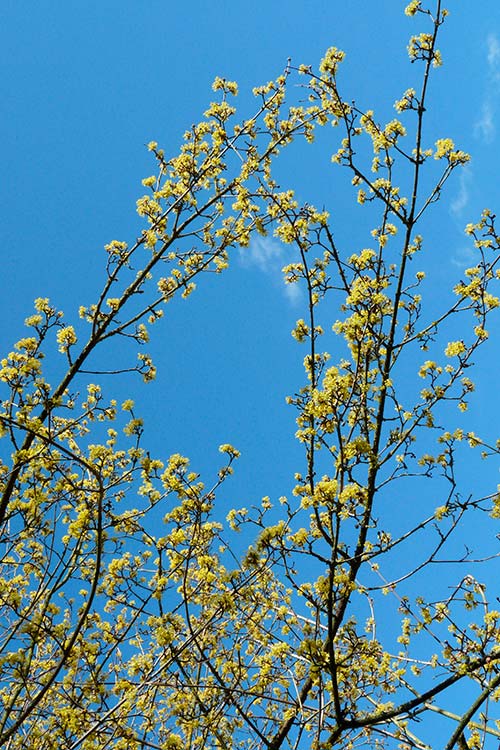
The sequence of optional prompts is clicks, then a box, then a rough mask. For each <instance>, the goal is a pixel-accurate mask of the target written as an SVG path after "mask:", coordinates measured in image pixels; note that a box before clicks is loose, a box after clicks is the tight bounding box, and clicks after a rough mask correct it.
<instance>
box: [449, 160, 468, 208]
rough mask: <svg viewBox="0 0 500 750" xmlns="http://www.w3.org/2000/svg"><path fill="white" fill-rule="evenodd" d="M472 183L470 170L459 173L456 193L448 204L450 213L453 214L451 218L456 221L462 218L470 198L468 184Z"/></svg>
mask: <svg viewBox="0 0 500 750" xmlns="http://www.w3.org/2000/svg"><path fill="white" fill-rule="evenodd" d="M471 182H472V172H471V170H470V169H467V168H465V169H463V170H462V171H461V172H460V177H459V183H458V193H457V195H456V196H455V198H453V200H452V201H451V204H450V212H451V213H452V214H453V216H454V217H455V218H457V219H460V218H461V217H462V214H463V212H464V210H465V208H466V207H467V204H468V203H469V197H470V190H469V187H470V184H471Z"/></svg>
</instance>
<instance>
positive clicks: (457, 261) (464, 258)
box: [451, 245, 478, 269]
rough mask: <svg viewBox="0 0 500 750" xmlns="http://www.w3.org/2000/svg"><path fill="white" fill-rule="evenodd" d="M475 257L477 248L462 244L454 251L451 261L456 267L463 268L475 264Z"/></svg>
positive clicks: (476, 256) (476, 257)
mask: <svg viewBox="0 0 500 750" xmlns="http://www.w3.org/2000/svg"><path fill="white" fill-rule="evenodd" d="M477 259H478V254H477V250H475V249H474V248H472V247H470V246H467V245H464V246H463V247H460V248H458V250H457V251H456V252H455V253H454V256H453V257H452V259H451V262H452V264H453V265H454V266H457V268H460V269H463V268H470V267H471V266H475V265H476V263H477Z"/></svg>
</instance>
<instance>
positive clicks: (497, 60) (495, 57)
mask: <svg viewBox="0 0 500 750" xmlns="http://www.w3.org/2000/svg"><path fill="white" fill-rule="evenodd" d="M486 47H487V51H488V52H487V58H488V67H489V69H490V72H491V73H492V74H493V75H494V76H495V77H496V76H498V75H499V74H500V42H499V41H498V38H497V36H496V35H495V34H489V35H488V39H487V40H486Z"/></svg>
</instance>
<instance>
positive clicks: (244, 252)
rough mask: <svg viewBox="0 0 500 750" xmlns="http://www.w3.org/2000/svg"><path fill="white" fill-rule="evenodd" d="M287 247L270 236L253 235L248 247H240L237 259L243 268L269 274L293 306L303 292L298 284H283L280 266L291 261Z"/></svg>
mask: <svg viewBox="0 0 500 750" xmlns="http://www.w3.org/2000/svg"><path fill="white" fill-rule="evenodd" d="M288 247H289V246H287V245H284V244H283V243H281V242H279V241H278V240H276V239H274V238H272V237H254V238H253V239H252V241H251V242H250V245H249V247H244V248H241V249H240V252H239V259H240V263H241V265H242V266H243V267H244V268H257V269H258V270H259V271H260V272H261V273H264V274H266V276H269V277H270V278H271V279H272V280H273V282H274V284H275V285H276V286H279V287H280V288H281V290H282V292H283V294H284V296H285V297H286V299H287V300H288V301H289V302H290V304H292V305H294V306H295V305H298V304H299V303H300V301H301V300H302V296H303V293H302V289H301V288H300V286H299V284H285V281H284V278H283V273H282V268H283V266H285V265H286V264H287V263H290V262H291V259H290V258H289V257H287V255H288V254H287V249H288Z"/></svg>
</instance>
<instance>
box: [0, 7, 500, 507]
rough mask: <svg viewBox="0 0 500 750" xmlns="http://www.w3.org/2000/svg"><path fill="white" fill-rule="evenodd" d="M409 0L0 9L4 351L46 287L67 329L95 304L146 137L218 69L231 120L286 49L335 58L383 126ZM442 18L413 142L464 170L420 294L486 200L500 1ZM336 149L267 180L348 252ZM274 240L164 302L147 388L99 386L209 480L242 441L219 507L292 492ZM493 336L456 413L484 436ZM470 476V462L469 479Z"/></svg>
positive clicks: (144, 155)
mask: <svg viewBox="0 0 500 750" xmlns="http://www.w3.org/2000/svg"><path fill="white" fill-rule="evenodd" d="M405 4H406V3H405V2H399V1H398V0H377V2H370V1H369V0H344V1H343V2H340V0H316V1H315V0H312V1H311V2H301V1H300V0H289V1H288V2H286V3H282V2H280V3H278V2H273V1H272V0H271V1H269V0H255V1H254V2H252V3H246V2H245V3H244V2H241V0H233V1H232V2H229V1H225V0H213V1H211V2H208V1H206V2H205V0H203V1H202V0H192V2H190V3H181V2H170V1H169V0H141V1H139V0H136V1H135V2H134V1H132V0H119V1H118V0H102V1H101V2H96V1H95V0H93V1H92V0H90V1H87V0H85V1H84V0H79V1H76V0H64V2H63V1H62V0H50V1H49V0H37V2H30V3H27V2H24V3H23V2H19V1H18V0H3V2H2V8H1V11H0V70H1V71H2V72H1V76H0V101H1V104H2V118H1V120H0V164H1V165H2V175H1V180H0V206H1V208H0V216H1V221H0V241H1V247H2V252H3V262H2V295H1V297H0V319H1V320H2V327H1V329H0V343H1V348H2V351H6V350H7V349H8V347H10V345H11V344H12V343H13V342H14V341H15V340H17V339H18V338H20V337H21V336H22V335H23V326H22V321H23V319H24V318H25V317H26V315H28V314H29V313H30V310H31V305H32V300H33V299H34V298H35V297H37V296H49V297H50V298H51V299H52V300H53V301H54V303H55V304H57V305H58V306H60V307H61V308H62V309H63V310H64V311H65V314H66V319H67V321H68V322H72V321H73V320H74V319H75V317H76V310H77V308H78V306H79V305H80V304H85V303H90V302H92V301H93V299H94V297H95V295H96V293H97V292H98V290H99V285H100V282H101V280H102V278H103V271H102V267H103V261H104V252H103V250H102V248H103V246H104V244H106V243H107V242H109V241H110V240H111V239H120V240H128V241H130V240H131V239H133V238H134V237H135V236H136V235H137V233H138V231H140V223H139V220H138V218H137V217H136V215H135V201H136V199H137V198H138V197H139V196H140V195H142V194H143V188H142V186H141V179H142V178H143V177H146V176H148V175H149V174H151V173H152V172H153V171H154V165H153V162H152V160H151V157H150V155H149V154H148V152H147V150H146V148H145V144H147V143H148V142H149V141H150V140H153V139H154V140H156V141H158V142H159V144H160V145H161V146H162V147H164V148H165V150H166V153H167V155H168V154H170V153H171V154H174V153H175V152H176V150H177V148H178V146H179V143H180V139H181V136H182V133H183V132H184V130H185V129H186V128H187V127H189V126H190V125H191V124H192V123H193V122H196V121H197V120H198V119H200V118H201V116H202V113H203V111H204V109H206V107H207V105H208V103H209V101H210V99H211V98H212V96H213V95H212V92H211V88H210V86H211V82H212V81H213V79H214V77H215V76H216V75H222V76H225V77H226V78H229V79H234V80H237V81H238V82H239V84H240V91H241V96H240V97H239V99H240V106H241V111H242V116H244V115H245V114H247V115H248V114H249V113H250V112H251V109H250V107H251V95H250V91H251V89H252V87H253V86H255V85H258V84H260V83H264V82H266V81H268V80H270V79H271V78H273V77H275V76H276V75H278V74H279V73H280V71H281V70H282V69H283V67H284V65H285V64H286V61H287V58H288V57H289V56H291V57H292V58H293V61H294V63H297V64H299V63H301V62H305V63H311V64H312V65H316V64H317V63H318V62H319V59H320V58H321V56H322V54H323V52H324V51H325V49H326V48H327V47H329V46H331V45H336V46H338V47H340V48H342V49H344V50H345V51H346V53H347V59H346V62H345V64H344V66H343V72H342V77H341V81H342V87H343V92H344V96H345V97H346V98H347V99H356V101H357V103H358V104H359V105H360V106H361V107H364V108H373V109H375V111H376V112H379V113H380V119H382V120H384V119H385V118H386V117H387V118H390V117H391V116H394V115H393V114H391V106H392V103H393V102H394V101H395V99H396V98H399V96H400V95H401V93H402V91H404V90H405V89H406V88H407V87H408V86H410V85H412V81H413V75H414V72H415V71H414V70H413V69H412V67H411V66H410V64H409V62H408V60H407V55H406V44H407V39H408V37H409V35H410V34H411V33H414V31H417V30H418V31H420V30H421V28H422V22H421V20H420V19H418V20H415V19H413V20H412V19H408V18H406V17H405V16H404V14H403V8H404V6H405ZM449 8H450V11H451V16H450V19H449V22H448V23H447V24H446V26H445V29H444V31H443V36H442V39H441V45H440V46H441V49H442V51H443V56H444V66H443V68H442V69H440V70H438V71H436V74H435V75H434V76H433V82H432V88H431V96H430V109H432V112H429V120H428V123H429V124H428V127H429V131H428V133H429V144H430V145H432V141H433V140H435V138H437V137H447V136H449V137H452V138H453V139H454V140H455V142H456V143H457V145H458V146H459V147H460V148H463V149H464V150H466V151H468V152H470V153H472V155H473V161H472V163H471V166H470V167H468V168H467V170H466V171H465V172H463V173H462V175H461V176H460V177H459V176H458V174H455V176H454V178H453V180H452V182H451V183H449V184H448V187H447V189H446V191H445V194H444V196H443V198H442V201H441V202H440V203H439V204H438V205H437V207H435V209H434V211H433V212H432V216H431V218H430V220H429V222H428V224H427V226H426V228H425V232H424V233H426V237H429V241H430V245H431V248H432V249H431V250H430V257H429V260H428V264H427V262H426V265H427V267H428V268H429V269H430V270H431V274H430V277H431V281H430V282H429V285H428V286H427V287H426V294H427V295H428V298H429V299H431V298H433V297H434V298H436V297H437V296H439V295H440V294H441V293H442V290H443V289H444V288H451V287H452V286H453V285H454V283H455V280H456V279H458V277H459V276H460V274H461V271H462V269H463V267H465V265H467V262H468V259H469V252H470V249H469V246H468V244H467V242H466V240H465V237H464V235H463V232H462V230H463V227H464V226H465V224H466V223H467V222H469V221H473V220H475V219H476V218H477V217H478V216H479V213H480V211H481V209H482V208H483V207H484V206H488V207H491V208H492V209H493V210H495V208H498V207H500V183H499V178H498V175H499V173H500V148H499V145H500V139H499V129H500V7H499V5H498V0H481V3H473V2H468V3H460V2H457V0H450V2H449ZM332 150H333V149H330V151H328V149H325V150H324V151H321V150H319V151H313V152H311V155H310V156H309V155H308V154H307V152H301V153H300V158H294V157H293V156H290V157H287V159H286V160H285V161H284V166H283V172H282V174H281V176H282V183H283V185H284V186H288V185H290V186H291V187H294V188H296V190H297V192H298V194H299V196H300V198H301V199H303V200H308V201H310V202H312V203H315V204H318V205H320V206H322V205H324V206H325V208H327V209H328V210H329V211H330V213H331V215H332V217H333V222H334V226H335V229H336V231H337V236H338V237H339V238H340V239H341V241H342V242H343V243H344V246H349V243H352V244H353V246H352V252H354V251H355V250H356V247H359V244H357V243H358V240H360V239H361V237H360V235H359V230H356V231H354V228H353V219H352V214H350V212H351V211H352V208H351V207H352V200H351V193H350V190H349V189H348V187H346V186H347V184H348V180H347V179H344V178H345V177H346V176H345V175H344V176H343V177H342V176H340V174H339V171H338V169H337V172H336V171H335V168H334V167H333V166H332V165H331V164H330V161H329V153H331V151H332ZM304 154H306V156H307V158H303V157H304ZM273 247H274V249H273ZM273 247H271V249H270V247H269V246H266V245H265V244H264V245H258V244H254V245H253V246H252V247H251V248H250V250H249V251H247V252H245V253H242V254H239V253H235V256H234V260H233V267H232V270H231V271H230V272H229V273H228V274H227V276H226V277H224V276H223V277H213V278H212V277H210V278H208V277H207V278H203V279H202V280H201V283H200V284H199V289H198V290H197V292H196V293H195V294H194V295H193V296H192V297H191V298H190V299H189V300H188V301H186V302H184V303H182V304H179V305H173V306H172V307H169V308H168V310H167V315H166V317H165V320H164V322H163V323H162V325H161V326H159V327H158V328H157V329H156V330H154V331H153V341H152V343H151V345H150V347H149V350H150V351H151V353H152V354H153V356H154V359H155V362H156V364H157V366H158V379H157V381H156V382H155V383H154V384H152V385H150V386H148V387H144V388H143V387H142V386H141V384H140V383H139V382H138V381H137V382H133V383H131V382H129V381H127V380H123V381H122V382H121V383H119V384H117V385H116V387H115V386H113V389H114V391H113V393H111V391H110V395H113V394H114V393H115V392H116V393H117V395H118V398H122V397H125V396H127V395H130V396H132V397H134V398H135V399H136V401H137V403H138V405H140V408H139V411H140V413H141V415H142V416H144V417H145V420H146V428H147V431H148V434H147V438H146V444H147V447H149V448H150V449H151V452H152V454H155V455H159V456H167V455H168V454H169V453H171V452H177V451H179V452H181V453H184V454H187V455H189V456H190V457H191V458H192V460H193V464H194V466H195V467H196V468H201V469H202V470H205V471H208V472H209V471H210V469H212V470H213V469H214V468H215V466H216V465H217V460H218V459H217V455H218V454H217V447H218V445H219V444H220V443H222V442H232V443H234V444H235V445H236V446H237V447H238V448H240V449H241V451H242V454H243V455H242V459H241V461H240V463H239V465H238V467H237V472H236V476H235V478H234V481H232V482H231V484H229V485H228V487H227V489H226V498H227V502H228V503H230V504H234V505H237V506H240V505H250V504H252V503H253V502H258V501H259V500H260V498H261V497H262V495H264V494H269V495H271V496H274V497H275V496H278V495H281V494H284V493H287V492H289V491H290V488H291V486H293V472H294V471H296V470H300V469H302V468H303V465H301V462H302V453H301V450H300V447H299V446H298V444H295V442H294V440H293V433H294V431H295V426H294V414H293V412H292V411H291V410H290V409H289V408H288V407H286V405H285V403H284V398H285V396H286V395H287V394H291V393H293V392H294V391H295V390H296V389H297V388H298V387H300V386H301V384H302V367H301V360H302V357H303V354H304V352H303V350H301V349H300V348H298V347H297V345H296V344H295V343H294V342H293V341H292V339H291V337H290V335H289V332H290V329H291V328H292V326H293V324H294V322H295V320H296V319H297V318H298V317H302V316H303V315H304V310H303V308H302V307H301V300H300V298H299V299H290V298H289V297H288V296H287V295H286V293H285V290H284V287H283V285H282V282H281V280H280V272H279V269H280V267H281V266H282V265H284V263H285V262H287V259H286V256H285V254H284V251H283V254H278V253H277V251H276V248H275V246H273ZM332 315H333V320H332V321H331V322H334V319H335V317H336V315H335V313H332ZM325 322H326V323H327V322H328V321H325ZM497 328H498V323H497ZM491 338H492V341H491V342H490V345H489V348H488V352H487V353H485V355H480V356H478V357H477V358H476V359H477V361H478V363H479V364H480V368H479V373H478V374H477V375H476V380H477V382H478V383H479V385H480V386H481V387H482V389H483V390H481V391H480V392H479V393H478V394H477V397H476V401H475V406H474V408H473V409H472V411H471V420H475V422H474V429H476V430H477V432H478V433H481V431H482V432H483V433H485V432H486V434H489V435H490V436H492V437H496V435H497V434H498V432H499V431H498V424H499V423H500V419H499V417H500V406H499V401H500V399H499V398H498V385H497V377H498V376H497V373H498V365H499V364H500V356H499V353H500V338H499V332H498V330H497V331H496V332H495V331H492V337H491ZM471 424H472V422H471ZM465 468H466V471H465V475H467V467H465ZM472 472H474V474H472ZM476 472H477V470H476V468H475V467H474V466H473V465H472V464H471V465H470V477H469V478H470V480H471V487H473V486H474V482H475V481H476V479H477V473H476ZM466 479H467V476H466ZM498 479H499V474H498V466H497V464H496V463H495V462H492V464H491V466H490V468H488V469H487V470H486V469H485V470H483V473H482V481H483V485H484V488H485V492H486V491H488V488H489V489H490V491H491V490H492V489H494V487H495V486H496V483H497V481H498Z"/></svg>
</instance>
